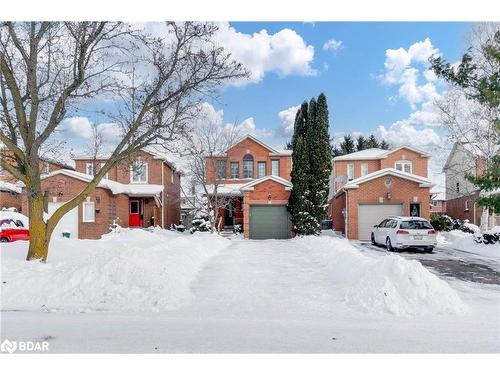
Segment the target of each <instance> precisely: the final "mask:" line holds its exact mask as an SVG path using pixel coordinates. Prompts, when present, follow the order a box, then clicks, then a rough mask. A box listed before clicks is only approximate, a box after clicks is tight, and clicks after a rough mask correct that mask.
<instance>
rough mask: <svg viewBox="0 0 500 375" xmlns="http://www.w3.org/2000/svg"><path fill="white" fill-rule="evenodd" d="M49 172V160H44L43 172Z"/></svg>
mask: <svg viewBox="0 0 500 375" xmlns="http://www.w3.org/2000/svg"><path fill="white" fill-rule="evenodd" d="M49 172H50V166H49V162H47V161H44V162H43V173H45V174H48V173H49Z"/></svg>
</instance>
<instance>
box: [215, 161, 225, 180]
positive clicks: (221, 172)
mask: <svg viewBox="0 0 500 375" xmlns="http://www.w3.org/2000/svg"><path fill="white" fill-rule="evenodd" d="M217 178H226V161H225V160H217Z"/></svg>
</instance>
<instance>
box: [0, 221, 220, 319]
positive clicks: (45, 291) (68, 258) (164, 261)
mask: <svg viewBox="0 0 500 375" xmlns="http://www.w3.org/2000/svg"><path fill="white" fill-rule="evenodd" d="M229 243H230V241H229V240H227V239H224V238H222V237H220V236H218V235H212V234H209V233H195V234H193V235H191V234H182V233H178V232H173V231H166V230H159V229H157V230H154V231H152V232H149V231H145V230H140V229H135V230H130V229H123V230H120V231H119V232H118V233H112V234H109V235H106V236H104V237H103V238H102V239H101V240H78V239H54V240H53V241H52V242H51V247H50V252H49V259H48V262H47V263H46V264H43V263H40V262H26V261H24V259H25V257H26V251H27V243H26V242H24V241H18V242H13V243H9V244H2V249H1V251H2V265H1V266H2V297H1V299H2V309H4V310H11V309H26V310H39V309H47V310H49V311H50V310H65V311H96V310H105V311H107V310H113V311H162V310H169V309H174V308H177V307H179V306H180V305H182V304H184V303H186V302H188V301H189V299H190V298H191V291H190V283H191V282H192V281H193V280H194V279H195V278H196V276H197V274H198V272H199V271H200V269H201V268H202V266H203V265H204V263H205V262H206V261H207V260H208V259H210V258H211V257H213V256H214V255H216V254H217V253H218V252H219V251H220V250H221V249H222V248H224V247H226V246H228V244H229Z"/></svg>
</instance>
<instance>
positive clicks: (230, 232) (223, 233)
mask: <svg viewBox="0 0 500 375" xmlns="http://www.w3.org/2000/svg"><path fill="white" fill-rule="evenodd" d="M219 234H220V235H221V236H222V237H224V238H229V239H231V238H232V237H233V236H234V233H233V230H232V229H231V230H227V229H225V230H221V231H220V232H219Z"/></svg>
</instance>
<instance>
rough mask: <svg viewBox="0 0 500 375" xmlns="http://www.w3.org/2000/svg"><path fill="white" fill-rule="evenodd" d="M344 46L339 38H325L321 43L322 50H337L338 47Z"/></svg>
mask: <svg viewBox="0 0 500 375" xmlns="http://www.w3.org/2000/svg"><path fill="white" fill-rule="evenodd" d="M343 47H344V46H343V43H342V41H341V40H336V39H334V38H332V39H330V40H327V41H326V42H325V44H323V50H324V51H333V52H335V51H338V50H340V49H342V48H343Z"/></svg>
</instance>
